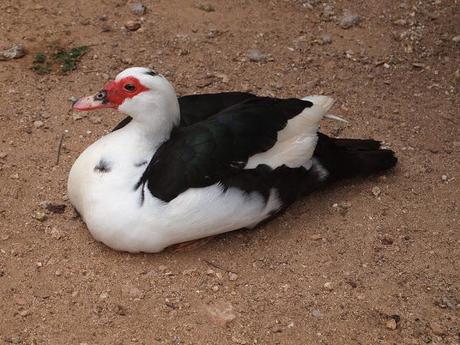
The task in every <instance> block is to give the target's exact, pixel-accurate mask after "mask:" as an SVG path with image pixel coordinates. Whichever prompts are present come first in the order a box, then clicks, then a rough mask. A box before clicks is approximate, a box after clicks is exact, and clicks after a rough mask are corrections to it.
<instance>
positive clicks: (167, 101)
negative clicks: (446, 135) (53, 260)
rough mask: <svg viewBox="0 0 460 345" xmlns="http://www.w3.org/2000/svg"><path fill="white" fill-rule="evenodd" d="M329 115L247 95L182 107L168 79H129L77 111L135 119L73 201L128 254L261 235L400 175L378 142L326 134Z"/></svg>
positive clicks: (78, 176)
mask: <svg viewBox="0 0 460 345" xmlns="http://www.w3.org/2000/svg"><path fill="white" fill-rule="evenodd" d="M332 104H333V100H332V99H331V98H330V97H327V96H308V97H304V98H302V99H297V98H290V99H277V98H269V97H258V96H255V95H252V94H249V93H240V92H228V93H218V94H204V95H190V96H184V97H180V98H177V96H176V93H175V91H174V88H173V86H172V85H171V84H170V83H169V82H168V80H166V78H164V77H163V76H162V75H160V74H157V73H155V72H154V71H152V70H151V69H148V68H142V67H133V68H128V69H126V70H124V71H123V72H121V73H120V74H118V75H117V77H116V78H115V80H114V81H112V82H109V83H108V84H107V85H106V86H105V87H104V88H103V89H102V90H101V91H99V92H98V93H97V94H96V95H93V96H89V97H84V98H80V99H79V100H78V101H77V102H76V103H75V104H74V105H73V108H74V109H76V110H81V111H87V110H94V109H100V108H114V109H118V111H120V112H122V113H124V114H126V115H129V117H127V118H126V119H124V120H123V121H122V122H121V123H120V124H119V125H118V126H117V127H116V128H115V129H114V130H113V131H112V132H111V133H109V134H107V135H105V136H103V137H102V138H100V139H99V140H98V141H96V142H95V143H93V144H92V145H91V146H89V147H88V148H87V149H86V150H85V151H84V152H83V153H82V154H81V155H80V156H79V157H78V159H77V160H76V161H75V163H74V165H73V167H72V169H71V171H70V175H69V180H68V195H69V199H70V201H71V203H72V204H73V205H74V207H75V208H76V209H77V211H78V212H79V213H80V215H81V216H82V218H83V220H84V222H85V223H86V225H87V226H88V229H89V231H90V232H91V234H92V235H93V236H94V238H96V239H97V240H99V241H101V242H103V243H105V244H106V245H107V246H109V247H111V248H114V249H117V250H123V251H129V252H159V251H161V250H163V249H164V248H165V247H168V246H170V245H173V244H177V243H182V242H187V241H192V240H196V239H200V238H204V237H207V236H213V235H217V234H220V233H224V232H227V231H231V230H235V229H240V228H251V227H254V226H256V225H257V224H259V223H260V222H261V221H263V220H265V219H267V218H269V217H273V216H274V215H276V214H277V213H279V212H280V211H282V210H283V209H285V208H286V207H288V206H289V205H290V204H291V203H293V202H294V201H295V200H297V199H298V198H300V197H302V196H305V195H306V194H308V193H310V192H312V191H314V190H317V189H319V188H322V187H324V186H325V185H327V184H329V183H331V182H334V181H337V180H340V179H343V178H349V177H355V176H367V175H370V174H374V173H378V172H380V171H383V170H386V169H389V168H391V167H393V166H394V165H395V164H396V161H397V159H396V157H395V156H394V152H393V151H391V150H388V149H382V148H381V147H380V142H378V141H375V140H362V139H335V138H330V137H328V136H326V135H324V134H322V133H319V132H318V127H319V123H320V121H321V120H322V119H323V118H324V117H333V116H331V115H328V111H329V109H330V108H331V106H332Z"/></svg>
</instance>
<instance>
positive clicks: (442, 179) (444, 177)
mask: <svg viewBox="0 0 460 345" xmlns="http://www.w3.org/2000/svg"><path fill="white" fill-rule="evenodd" d="M448 180H449V177H448V176H447V175H442V176H441V181H442V182H447V181H448Z"/></svg>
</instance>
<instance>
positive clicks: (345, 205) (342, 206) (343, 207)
mask: <svg viewBox="0 0 460 345" xmlns="http://www.w3.org/2000/svg"><path fill="white" fill-rule="evenodd" d="M350 207H351V203H350V202H348V201H345V202H341V203H335V204H333V205H332V208H334V209H335V210H337V211H338V212H339V213H340V214H341V215H342V216H345V215H346V214H347V212H348V209H349V208H350Z"/></svg>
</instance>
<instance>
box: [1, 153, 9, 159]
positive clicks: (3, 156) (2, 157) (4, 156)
mask: <svg viewBox="0 0 460 345" xmlns="http://www.w3.org/2000/svg"><path fill="white" fill-rule="evenodd" d="M6 156H8V153H6V152H0V159H4V158H6Z"/></svg>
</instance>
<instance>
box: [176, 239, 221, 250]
mask: <svg viewBox="0 0 460 345" xmlns="http://www.w3.org/2000/svg"><path fill="white" fill-rule="evenodd" d="M213 238H214V236H210V237H205V238H200V239H198V240H193V241H187V242H182V243H178V244H173V245H172V246H169V247H168V249H170V250H172V251H174V252H185V251H192V250H195V249H198V248H201V247H203V246H205V245H206V244H208V243H209V242H211V240H212V239H213Z"/></svg>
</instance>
